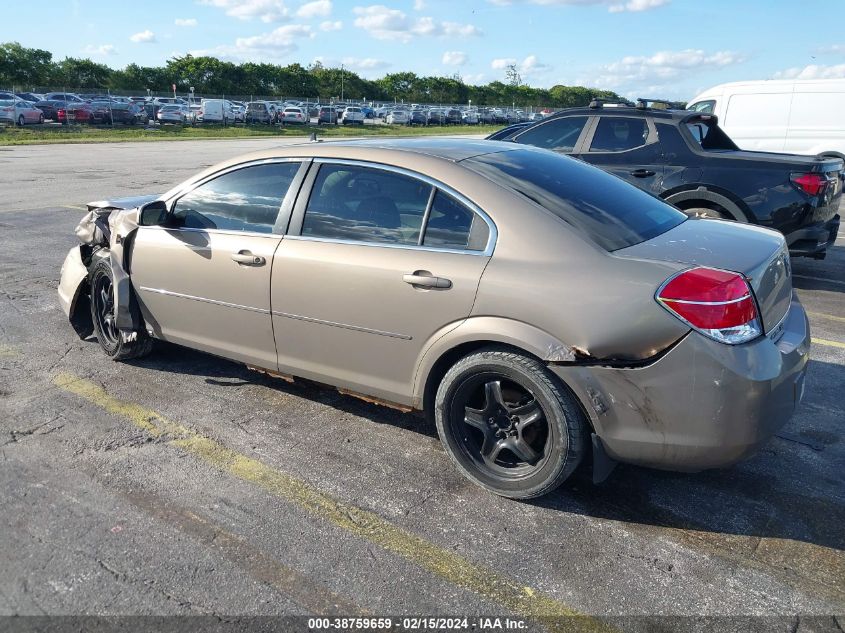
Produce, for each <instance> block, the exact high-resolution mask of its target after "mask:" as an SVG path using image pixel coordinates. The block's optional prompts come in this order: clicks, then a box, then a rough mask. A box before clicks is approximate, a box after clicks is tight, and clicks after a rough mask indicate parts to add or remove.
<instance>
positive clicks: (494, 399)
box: [434, 347, 587, 499]
mask: <svg viewBox="0 0 845 633" xmlns="http://www.w3.org/2000/svg"><path fill="white" fill-rule="evenodd" d="M434 406H435V411H434V413H435V420H436V422H437V432H438V434H439V435H440V440H441V441H442V442H443V445H444V446H445V448H446V452H447V453H448V455H449V457H450V459H451V460H452V462H453V463H454V464H455V465H456V466H457V467H458V470H460V471H461V472H462V473H463V475H464V476H465V477H467V478H468V479H469V480H471V481H472V482H474V483H476V484H478V485H479V486H481V487H483V488H486V489H487V490H489V491H491V492H494V493H496V494H498V495H502V496H504V497H510V498H513V499H529V498H532V497H539V496H541V495H544V494H546V493H549V492H551V491H552V490H554V489H555V488H557V487H558V486H559V485H560V484H561V483H563V481H564V480H565V479H566V478H567V477H569V475H571V474H572V472H573V471H574V470H575V468H576V467H577V466H578V464H579V463H580V461H581V459H582V458H583V456H584V453H585V452H586V450H587V448H586V431H585V428H586V421H585V419H584V414H583V413H582V412H581V409H580V407H579V406H578V403H577V402H576V400H575V397H574V396H573V395H572V394H571V393H570V392H569V391H568V390H567V389H566V387H564V386H563V385H562V384H560V383H559V381H558V380H557V379H556V377H555V376H554V375H553V374H551V373H550V372H549V370H548V369H547V368H546V367H545V366H544V365H543V364H542V363H541V362H540V361H538V360H537V359H534V358H531V357H529V356H526V355H523V354H520V353H517V352H514V351H512V350H509V349H507V348H503V347H489V348H485V349H482V350H479V351H478V352H475V353H472V354H470V355H468V356H465V357H464V358H462V359H461V360H459V361H458V362H457V363H456V364H455V365H454V366H453V367H452V368H451V369H450V370H449V371H448V372H447V373H446V375H445V376H444V377H443V380H442V381H441V383H440V386H439V387H438V389H437V395H436V398H435V405H434Z"/></svg>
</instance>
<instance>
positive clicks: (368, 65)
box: [342, 57, 391, 70]
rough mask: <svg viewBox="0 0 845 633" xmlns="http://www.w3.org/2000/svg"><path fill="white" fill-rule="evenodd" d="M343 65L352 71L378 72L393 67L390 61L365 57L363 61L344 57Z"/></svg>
mask: <svg viewBox="0 0 845 633" xmlns="http://www.w3.org/2000/svg"><path fill="white" fill-rule="evenodd" d="M342 63H343V66H344V68H349V69H350V70H378V69H380V68H387V67H388V66H390V65H391V64H390V62H388V61H385V60H383V59H376V58H374V57H365V58H363V59H358V58H356V57H344V58H343V60H342Z"/></svg>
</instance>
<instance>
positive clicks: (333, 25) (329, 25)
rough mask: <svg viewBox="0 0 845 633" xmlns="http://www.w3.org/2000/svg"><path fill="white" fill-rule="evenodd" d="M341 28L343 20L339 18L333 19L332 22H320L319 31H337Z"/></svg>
mask: <svg viewBox="0 0 845 633" xmlns="http://www.w3.org/2000/svg"><path fill="white" fill-rule="evenodd" d="M342 28H343V22H341V21H340V20H335V21H334V22H332V21H331V20H326V21H325V22H320V30H321V31H339V30H340V29H342Z"/></svg>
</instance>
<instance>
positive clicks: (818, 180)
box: [789, 173, 828, 196]
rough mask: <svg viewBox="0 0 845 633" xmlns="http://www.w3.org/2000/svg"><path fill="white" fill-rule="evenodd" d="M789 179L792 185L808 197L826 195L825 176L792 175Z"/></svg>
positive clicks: (814, 174) (812, 174)
mask: <svg viewBox="0 0 845 633" xmlns="http://www.w3.org/2000/svg"><path fill="white" fill-rule="evenodd" d="M789 179H790V180H791V181H792V184H793V185H795V186H796V187H798V188H799V189H800V190H801V191H803V192H804V193H806V194H807V195H808V196H819V195H821V194H822V193H824V190H825V189H826V188H827V182H828V181H827V178H826V177H825V175H824V174H816V173H807V174H795V173H794V174H790V175H789Z"/></svg>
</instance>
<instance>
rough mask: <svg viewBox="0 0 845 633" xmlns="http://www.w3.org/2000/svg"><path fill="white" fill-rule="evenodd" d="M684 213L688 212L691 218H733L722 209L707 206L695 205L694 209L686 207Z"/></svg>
mask: <svg viewBox="0 0 845 633" xmlns="http://www.w3.org/2000/svg"><path fill="white" fill-rule="evenodd" d="M684 213H686V214H687V215H688V216H690V217H691V218H712V219H715V220H730V219H732V218H729V217H728V216H727V215H726V214H724V213H722V212H721V211H717V210H715V209H708V208H706V207H694V208H692V209H684Z"/></svg>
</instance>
